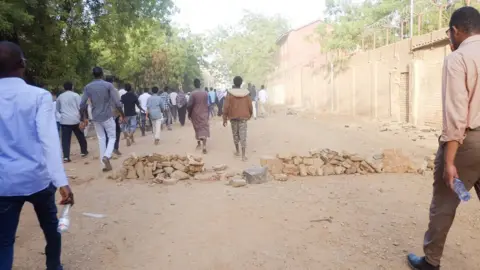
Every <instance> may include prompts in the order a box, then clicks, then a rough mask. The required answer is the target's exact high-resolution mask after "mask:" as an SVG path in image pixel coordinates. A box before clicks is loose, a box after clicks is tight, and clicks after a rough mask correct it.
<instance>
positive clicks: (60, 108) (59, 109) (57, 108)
mask: <svg viewBox="0 0 480 270" xmlns="http://www.w3.org/2000/svg"><path fill="white" fill-rule="evenodd" d="M55 104H56V108H55V109H56V110H55V113H61V110H62V104H61V102H60V99H59V98H57V102H55Z"/></svg>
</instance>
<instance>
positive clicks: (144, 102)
mask: <svg viewBox="0 0 480 270" xmlns="http://www.w3.org/2000/svg"><path fill="white" fill-rule="evenodd" d="M151 96H152V95H150V94H149V93H143V94H141V95H140V96H139V97H138V101H139V102H140V107H142V109H143V110H144V111H147V101H148V99H149V98H150V97H151Z"/></svg>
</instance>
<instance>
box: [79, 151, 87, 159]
mask: <svg viewBox="0 0 480 270" xmlns="http://www.w3.org/2000/svg"><path fill="white" fill-rule="evenodd" d="M80 156H81V157H82V158H84V157H86V156H88V152H86V153H81V154H80Z"/></svg>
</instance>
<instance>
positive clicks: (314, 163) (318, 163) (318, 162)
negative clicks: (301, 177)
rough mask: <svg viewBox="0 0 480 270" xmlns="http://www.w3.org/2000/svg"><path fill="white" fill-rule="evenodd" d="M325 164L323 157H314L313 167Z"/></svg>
mask: <svg viewBox="0 0 480 270" xmlns="http://www.w3.org/2000/svg"><path fill="white" fill-rule="evenodd" d="M323 165H325V162H323V160H322V159H321V158H314V159H313V167H315V168H321V167H322V166H323Z"/></svg>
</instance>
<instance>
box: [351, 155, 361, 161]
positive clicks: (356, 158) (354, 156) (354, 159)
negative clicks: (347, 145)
mask: <svg viewBox="0 0 480 270" xmlns="http://www.w3.org/2000/svg"><path fill="white" fill-rule="evenodd" d="M350 160H351V161H353V162H362V161H363V158H362V157H360V156H358V155H356V154H355V155H351V156H350Z"/></svg>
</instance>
